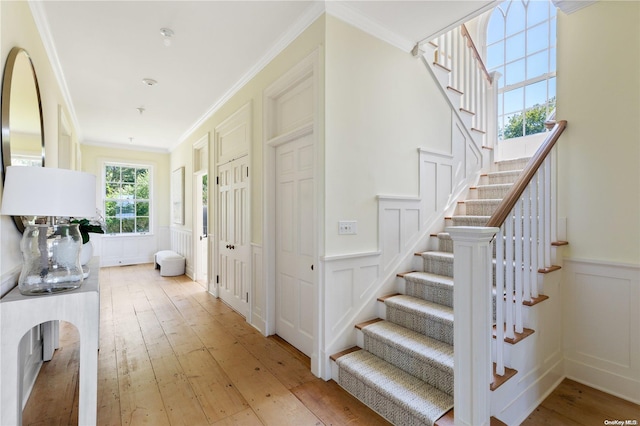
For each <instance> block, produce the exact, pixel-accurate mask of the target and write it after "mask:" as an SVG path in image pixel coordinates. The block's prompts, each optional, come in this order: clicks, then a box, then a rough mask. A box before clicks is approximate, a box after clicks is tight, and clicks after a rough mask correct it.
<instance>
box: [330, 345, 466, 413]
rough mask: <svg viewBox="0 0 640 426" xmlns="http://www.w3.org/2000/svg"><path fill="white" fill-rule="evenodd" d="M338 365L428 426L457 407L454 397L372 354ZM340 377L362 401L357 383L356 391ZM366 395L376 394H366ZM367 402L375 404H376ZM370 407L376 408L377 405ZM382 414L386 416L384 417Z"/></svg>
mask: <svg viewBox="0 0 640 426" xmlns="http://www.w3.org/2000/svg"><path fill="white" fill-rule="evenodd" d="M336 363H337V364H338V366H339V367H340V370H341V371H342V370H343V369H344V371H345V372H347V373H349V374H351V375H353V376H355V377H356V378H357V379H359V381H361V382H362V383H364V384H365V385H366V388H373V389H375V392H374V394H375V393H378V394H380V396H382V397H383V398H386V399H388V400H391V401H394V402H396V404H397V405H399V406H400V407H402V408H405V409H406V410H408V411H410V412H411V413H412V414H413V415H414V416H416V417H418V418H420V419H422V421H423V422H424V423H426V424H431V423H432V422H434V421H435V420H437V419H438V418H440V417H441V416H442V415H443V414H444V413H446V412H447V411H448V410H449V409H451V407H453V397H452V396H451V395H447V394H446V393H444V392H442V391H440V390H438V389H436V388H434V387H433V386H431V385H429V384H427V383H425V382H424V381H422V380H420V379H418V378H416V377H414V376H412V375H411V374H409V373H406V372H404V371H403V370H401V369H399V368H398V367H396V366H394V365H391V364H390V363H388V362H386V361H384V360H383V359H380V358H378V357H377V356H375V355H373V354H371V353H370V352H367V351H356V352H352V353H350V354H347V355H344V356H342V357H340V358H338V360H337V361H336ZM340 376H341V377H340V378H339V381H340V385H341V386H343V387H345V388H346V389H347V390H349V391H350V392H351V393H353V394H354V395H355V396H356V397H359V395H358V393H359V392H357V390H356V389H354V388H355V387H357V384H356V383H354V384H353V385H354V386H353V387H352V386H349V383H347V382H352V381H351V380H349V379H348V378H346V379H345V378H343V377H342V375H340ZM363 393H366V394H368V395H371V394H372V393H371V392H366V391H363ZM363 402H365V403H367V402H369V403H370V404H371V403H373V402H374V401H363ZM370 406H372V407H374V408H375V406H376V405H374V404H371V405H370ZM380 414H382V415H383V416H384V413H380ZM389 420H391V419H389Z"/></svg>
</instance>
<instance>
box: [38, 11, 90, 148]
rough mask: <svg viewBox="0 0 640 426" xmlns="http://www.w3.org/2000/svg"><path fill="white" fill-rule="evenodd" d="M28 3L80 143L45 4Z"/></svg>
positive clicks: (80, 131) (80, 136)
mask: <svg viewBox="0 0 640 426" xmlns="http://www.w3.org/2000/svg"><path fill="white" fill-rule="evenodd" d="M28 3H29V8H30V9H31V15H32V16H33V20H34V22H35V24H36V28H37V29H38V32H39V33H40V40H41V41H42V44H43V45H44V50H45V51H46V52H47V56H48V57H49V62H50V63H51V69H52V70H53V73H54V75H55V76H56V81H57V82H58V87H59V88H60V92H61V93H62V97H63V98H64V101H65V103H66V104H67V108H68V110H69V114H70V115H71V121H72V122H73V127H74V128H75V129H76V135H77V137H78V140H79V141H80V140H82V130H81V127H80V125H79V124H78V116H77V115H76V110H75V108H74V107H73V102H72V98H71V93H69V87H68V86H67V80H66V78H65V77H64V71H62V65H61V64H60V60H59V57H58V51H57V50H56V46H55V44H54V43H53V36H52V35H51V30H50V28H49V22H48V21H47V14H46V13H45V11H44V6H43V5H44V2H40V1H32V0H29V2H28Z"/></svg>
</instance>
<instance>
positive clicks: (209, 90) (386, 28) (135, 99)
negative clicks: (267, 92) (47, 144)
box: [31, 0, 493, 152]
mask: <svg viewBox="0 0 640 426" xmlns="http://www.w3.org/2000/svg"><path fill="white" fill-rule="evenodd" d="M491 3H493V1H491V0H467V1H461V0H457V1H454V0H448V1H435V0H422V1H421V0H414V1H390V0H389V1H328V2H324V1H269V0H266V1H265V0H262V1H241V0H236V1H52V0H47V1H37V2H32V3H31V7H32V10H33V12H34V16H35V18H36V22H37V24H38V27H39V29H40V32H41V33H42V34H43V39H44V41H45V46H46V48H47V51H48V53H49V55H50V58H51V62H52V63H53V65H54V70H55V71H56V72H57V74H58V76H59V80H60V81H61V82H62V85H63V92H64V94H65V96H66V97H67V101H68V102H69V104H70V105H71V115H72V117H70V119H71V120H72V121H73V122H74V123H75V126H76V128H77V130H78V137H79V140H80V141H81V143H85V144H96V145H108V146H114V147H121V148H136V149H148V150H157V151H163V152H169V151H170V150H171V149H173V148H174V147H176V146H177V145H178V144H179V143H180V142H181V141H182V140H184V138H185V137H186V136H188V134H189V133H190V132H191V131H192V130H194V129H195V128H196V127H197V126H198V125H199V124H200V123H201V122H202V121H203V120H204V119H206V118H207V117H208V116H209V115H210V114H212V113H213V112H214V111H215V110H216V108H217V107H218V106H220V105H222V104H223V103H224V101H225V100H226V99H228V97H229V96H230V95H232V94H233V93H234V91H235V90H237V89H238V88H239V87H241V86H242V84H243V83H244V82H246V81H248V80H249V79H250V78H251V77H252V76H253V75H254V74H255V73H256V72H257V71H259V70H260V69H261V68H262V67H263V66H264V65H266V64H267V63H268V62H269V60H271V59H272V58H273V57H274V56H275V55H276V54H277V53H278V52H280V51H281V50H282V48H283V47H285V46H286V44H288V43H289V42H290V41H292V40H293V39H294V38H295V37H296V36H297V35H298V34H299V33H300V32H301V31H303V30H304V29H305V28H306V27H307V26H308V25H309V24H310V23H311V22H313V21H314V20H315V19H317V17H319V16H320V15H321V14H322V13H324V12H325V11H326V12H328V13H331V14H333V15H335V16H337V17H339V18H341V19H343V20H346V21H348V22H350V23H352V24H354V25H356V26H358V27H360V28H362V29H364V30H365V31H368V32H371V33H375V34H376V35H378V36H379V37H381V38H383V39H385V40H386V41H388V42H390V43H392V44H394V45H396V46H397V47H399V48H402V49H404V50H407V51H409V50H410V49H411V48H412V47H413V45H414V44H415V43H416V42H417V41H421V40H424V39H425V38H428V37H431V36H433V35H435V34H437V33H439V32H441V31H442V30H443V29H445V28H447V27H450V26H451V25H452V24H458V23H461V22H464V21H465V20H466V19H469V18H470V17H472V16H475V15H477V14H478V12H479V11H482V10H486V7H487V5H489V4H491ZM161 28H170V29H171V30H173V32H174V35H173V36H172V37H170V39H169V40H170V42H165V39H166V37H163V36H162V35H161V33H160V29H161ZM167 44H168V45H167ZM145 78H150V79H153V80H156V81H157V84H155V85H153V86H148V85H145V84H143V82H142V80H143V79H145ZM141 109H142V110H141ZM140 111H142V112H140Z"/></svg>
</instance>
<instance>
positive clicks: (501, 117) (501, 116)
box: [481, 0, 557, 140]
mask: <svg viewBox="0 0 640 426" xmlns="http://www.w3.org/2000/svg"><path fill="white" fill-rule="evenodd" d="M510 1H511V2H516V1H517V2H522V3H523V4H525V2H523V1H522V0H510ZM532 1H533V0H529V1H527V2H526V4H525V26H524V28H523V29H521V30H520V31H517V32H515V33H513V34H510V35H509V36H508V38H511V37H514V36H516V35H518V34H523V33H524V46H525V51H524V55H523V56H518V57H517V58H516V59H512V60H510V61H507V60H506V58H507V43H506V40H507V35H506V31H505V34H504V35H505V38H501V39H499V40H496V41H493V43H491V45H495V44H498V43H501V42H502V43H503V44H504V48H503V58H504V61H503V62H502V64H500V65H498V66H494V67H492V68H490V69H489V72H492V71H496V70H500V69H502V68H503V67H506V66H507V65H509V64H511V63H515V62H517V61H519V60H522V59H523V58H524V69H525V76H526V70H527V66H528V60H529V59H530V57H531V56H533V55H535V54H538V53H540V52H544V51H547V52H548V56H547V60H548V61H549V63H551V60H552V58H551V53H552V52H553V51H554V49H555V51H556V54H557V38H556V44H551V41H552V37H551V32H549V33H548V35H549V39H548V41H547V45H546V47H545V48H543V49H539V50H536V51H534V52H528V51H527V50H526V49H527V30H529V29H531V28H534V27H536V26H538V25H542V24H543V23H545V22H548V23H549V27H548V28H549V31H551V30H552V27H551V24H552V23H554V22H555V25H556V28H557V13H556V14H555V15H553V16H548V17H547V18H546V19H545V20H544V21H540V22H537V23H536V24H535V25H532V26H528V24H527V18H526V17H527V15H526V14H527V5H528V3H531V2H532ZM548 2H549V7H550V8H551V9H550V10H556V8H555V5H554V4H553V3H552V2H551V0H549V1H548ZM502 4H503V2H501V3H500V4H499V5H498V6H496V7H495V8H494V9H493V10H492V11H491V12H490V13H488V14H487V15H486V19H484V20H483V23H482V26H481V28H482V29H483V31H482V32H481V34H482V37H483V38H484V41H485V42H484V43H483V46H484V57H485V63H489V58H488V50H489V43H488V30H489V23H490V21H491V18H492V16H493V14H494V13H500V12H499V11H496V9H498V7H499V6H501V5H502ZM509 9H510V8H509ZM508 13H509V11H507V15H508ZM505 25H506V18H505ZM501 74H502V72H501ZM553 78H556V71H555V70H553V71H549V72H547V73H544V74H541V75H537V76H535V77H533V78H530V79H525V80H522V81H519V82H517V83H514V84H510V85H506V84H503V85H502V87H499V88H498V97H499V101H498V105H496V111H497V120H498V131H499V132H500V131H501V129H503V128H504V126H505V125H506V124H507V123H508V121H507V120H506V119H507V117H509V116H511V115H513V114H518V113H521V114H525V113H526V111H527V110H528V108H527V107H526V106H525V103H526V100H525V98H524V94H523V101H522V109H520V110H518V111H509V112H508V113H505V112H504V106H505V104H504V94H505V93H506V92H510V91H512V90H515V89H520V88H522V89H524V88H525V87H526V86H529V85H532V84H535V83H539V82H541V81H547V95H546V100H545V104H546V105H547V110H548V111H547V113H551V110H550V109H549V107H548V106H549V101H550V100H551V99H553V98H555V97H556V94H557V87H556V93H554V94H553V95H552V96H549V84H550V83H549V82H550V80H552V79H553ZM501 81H505V82H506V76H504V75H503V76H502V77H501ZM523 125H524V121H523ZM543 131H544V130H543ZM523 134H524V129H523ZM536 134H539V133H533V134H527V135H523V136H522V138H526V137H528V136H533V135H536ZM513 139H520V138H509V139H503V138H500V140H513Z"/></svg>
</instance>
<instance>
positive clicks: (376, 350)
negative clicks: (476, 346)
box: [363, 335, 453, 396]
mask: <svg viewBox="0 0 640 426" xmlns="http://www.w3.org/2000/svg"><path fill="white" fill-rule="evenodd" d="M363 348H364V349H365V350H367V351H369V352H371V353H372V354H374V355H375V356H377V357H378V358H382V359H384V360H385V361H387V362H388V363H390V364H393V365H395V366H396V367H398V368H400V369H401V370H404V371H406V372H407V373H409V374H411V375H413V376H415V377H417V378H419V379H421V380H422V381H424V382H426V383H428V384H430V385H431V386H433V387H435V388H436V389H439V390H441V391H442V392H445V393H447V394H449V395H452V396H453V370H450V371H444V370H441V369H439V368H436V367H434V366H432V365H430V364H429V363H427V362H425V360H423V359H420V358H419V357H415V356H414V355H413V354H410V353H406V352H404V351H401V350H399V349H398V348H395V347H392V346H390V345H388V344H386V343H385V342H382V341H380V340H377V339H375V338H374V337H372V336H367V335H365V336H364V347H363Z"/></svg>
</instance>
